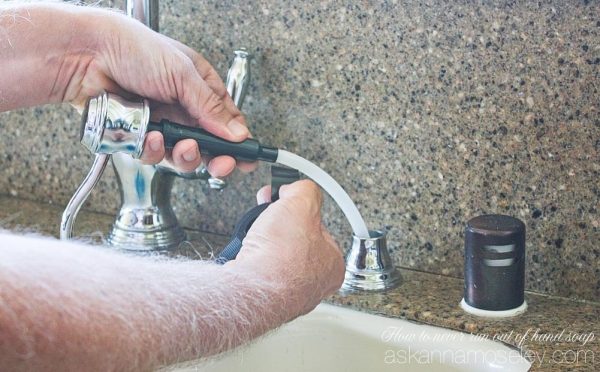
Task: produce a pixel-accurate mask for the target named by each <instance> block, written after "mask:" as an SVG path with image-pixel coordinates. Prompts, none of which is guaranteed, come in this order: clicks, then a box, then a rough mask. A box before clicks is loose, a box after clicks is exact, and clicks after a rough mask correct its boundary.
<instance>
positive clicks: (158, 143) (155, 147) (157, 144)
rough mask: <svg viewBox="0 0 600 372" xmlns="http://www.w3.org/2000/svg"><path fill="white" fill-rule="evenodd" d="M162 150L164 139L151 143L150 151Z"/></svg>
mask: <svg viewBox="0 0 600 372" xmlns="http://www.w3.org/2000/svg"><path fill="white" fill-rule="evenodd" d="M161 148H162V139H160V138H155V139H153V140H152V141H150V150H152V151H160V149H161Z"/></svg>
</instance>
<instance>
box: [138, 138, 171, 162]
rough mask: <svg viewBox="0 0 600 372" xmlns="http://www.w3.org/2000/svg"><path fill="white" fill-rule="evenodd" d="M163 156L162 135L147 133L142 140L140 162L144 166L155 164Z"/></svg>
mask: <svg viewBox="0 0 600 372" xmlns="http://www.w3.org/2000/svg"><path fill="white" fill-rule="evenodd" d="M164 156H165V147H164V139H163V135H162V133H160V132H156V131H152V132H149V133H148V134H147V135H146V139H145V140H144V151H143V152H142V156H141V157H140V160H141V161H142V163H144V164H156V163H158V162H160V161H161V160H162V158H163V157H164Z"/></svg>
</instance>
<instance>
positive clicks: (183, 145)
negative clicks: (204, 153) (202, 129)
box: [172, 139, 202, 172]
mask: <svg viewBox="0 0 600 372" xmlns="http://www.w3.org/2000/svg"><path fill="white" fill-rule="evenodd" d="M172 156H173V163H174V164H175V167H176V168H178V169H181V170H182V171H184V172H191V171H193V170H194V169H196V168H198V166H200V163H201V161H202V159H201V158H200V151H199V150H198V144H197V143H196V141H194V140H192V139H184V140H181V141H179V142H177V144H176V145H175V147H174V148H173V155H172Z"/></svg>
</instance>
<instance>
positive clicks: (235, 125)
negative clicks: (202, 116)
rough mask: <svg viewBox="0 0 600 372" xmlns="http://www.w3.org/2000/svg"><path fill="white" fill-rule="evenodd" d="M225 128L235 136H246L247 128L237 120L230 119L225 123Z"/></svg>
mask: <svg viewBox="0 0 600 372" xmlns="http://www.w3.org/2000/svg"><path fill="white" fill-rule="evenodd" d="M227 128H228V129H229V131H230V132H231V134H233V135H234V136H236V137H242V136H244V137H246V136H248V128H246V126H245V125H244V124H242V123H240V122H239V121H237V120H232V121H230V122H229V123H227Z"/></svg>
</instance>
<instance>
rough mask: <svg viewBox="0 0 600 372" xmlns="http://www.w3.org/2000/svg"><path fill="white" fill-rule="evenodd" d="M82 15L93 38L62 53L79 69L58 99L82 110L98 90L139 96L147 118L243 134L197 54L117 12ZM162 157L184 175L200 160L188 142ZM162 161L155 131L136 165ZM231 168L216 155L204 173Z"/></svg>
mask: <svg viewBox="0 0 600 372" xmlns="http://www.w3.org/2000/svg"><path fill="white" fill-rule="evenodd" d="M87 18H88V19H87V22H88V24H86V27H91V28H92V29H95V30H97V31H98V32H96V34H97V35H98V36H97V40H94V41H92V42H89V41H88V43H89V44H88V45H84V46H82V45H77V43H75V44H76V45H77V47H76V48H73V49H72V50H70V51H69V52H68V53H67V54H68V55H67V57H65V58H76V59H79V61H77V65H78V66H82V68H79V69H76V70H75V71H74V73H73V74H72V75H71V76H68V81H67V83H66V84H65V85H64V86H65V91H64V93H63V101H66V102H71V103H73V104H74V105H76V106H82V105H83V104H84V103H85V101H86V100H87V99H88V97H90V96H96V95H98V94H99V93H101V92H102V91H104V90H106V91H109V92H113V93H117V94H119V95H122V96H124V97H126V98H133V97H135V96H141V97H145V98H148V99H149V100H150V106H151V110H152V116H153V119H161V118H168V119H170V120H172V121H176V122H179V123H183V124H187V125H190V126H201V127H203V128H204V129H206V130H208V131H209V132H211V133H213V134H215V135H217V136H219V137H222V138H225V139H227V140H230V141H235V142H237V141H242V140H244V139H246V138H247V137H248V136H249V131H248V129H247V127H246V125H245V121H244V118H243V116H242V114H241V113H240V111H239V110H238V109H237V108H236V107H235V105H234V103H233V101H232V99H231V97H230V96H229V94H228V93H227V90H226V88H225V85H224V84H223V82H222V81H221V79H220V77H219V76H218V74H217V72H216V71H215V69H214V68H213V67H212V66H211V65H210V64H209V63H208V62H207V61H206V60H205V59H204V58H203V57H202V56H201V55H200V54H198V53H196V52H195V51H194V50H192V49H191V48H189V47H187V46H185V45H183V44H181V43H179V42H177V41H175V40H172V39H170V38H168V37H166V36H163V35H161V34H159V33H156V32H154V31H152V30H150V29H149V28H147V27H145V26H144V25H142V24H141V23H139V22H138V21H135V20H132V19H130V18H127V17H125V16H123V15H120V14H118V13H114V12H108V11H104V10H100V9H98V10H94V11H93V16H92V17H89V16H88V17H87ZM90 23H91V24H90ZM81 48H85V49H84V51H83V52H82V50H81ZM169 155H170V156H168V157H167V158H168V161H170V162H171V163H172V165H173V166H174V167H175V168H177V169H178V170H180V171H184V172H186V171H192V170H194V169H195V168H197V167H198V166H199V165H200V163H201V158H200V152H199V149H198V145H197V143H196V141H194V140H191V139H188V140H182V141H180V142H178V143H177V144H176V146H175V147H174V148H173V150H172V153H171V154H169ZM164 156H165V149H164V140H163V137H162V134H161V133H159V132H150V133H148V134H147V136H146V140H145V144H144V152H143V154H142V157H141V160H142V161H143V162H145V163H148V164H155V163H158V162H160V161H161V160H162V159H163V157H164ZM235 166H236V162H235V160H234V159H233V158H232V157H229V156H219V157H216V158H214V159H211V160H210V162H209V163H208V170H209V172H210V174H211V175H212V176H215V177H222V176H226V175H227V174H229V173H230V172H231V171H233V169H234V168H235ZM243 167H245V168H246V169H248V168H251V167H252V165H243Z"/></svg>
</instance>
